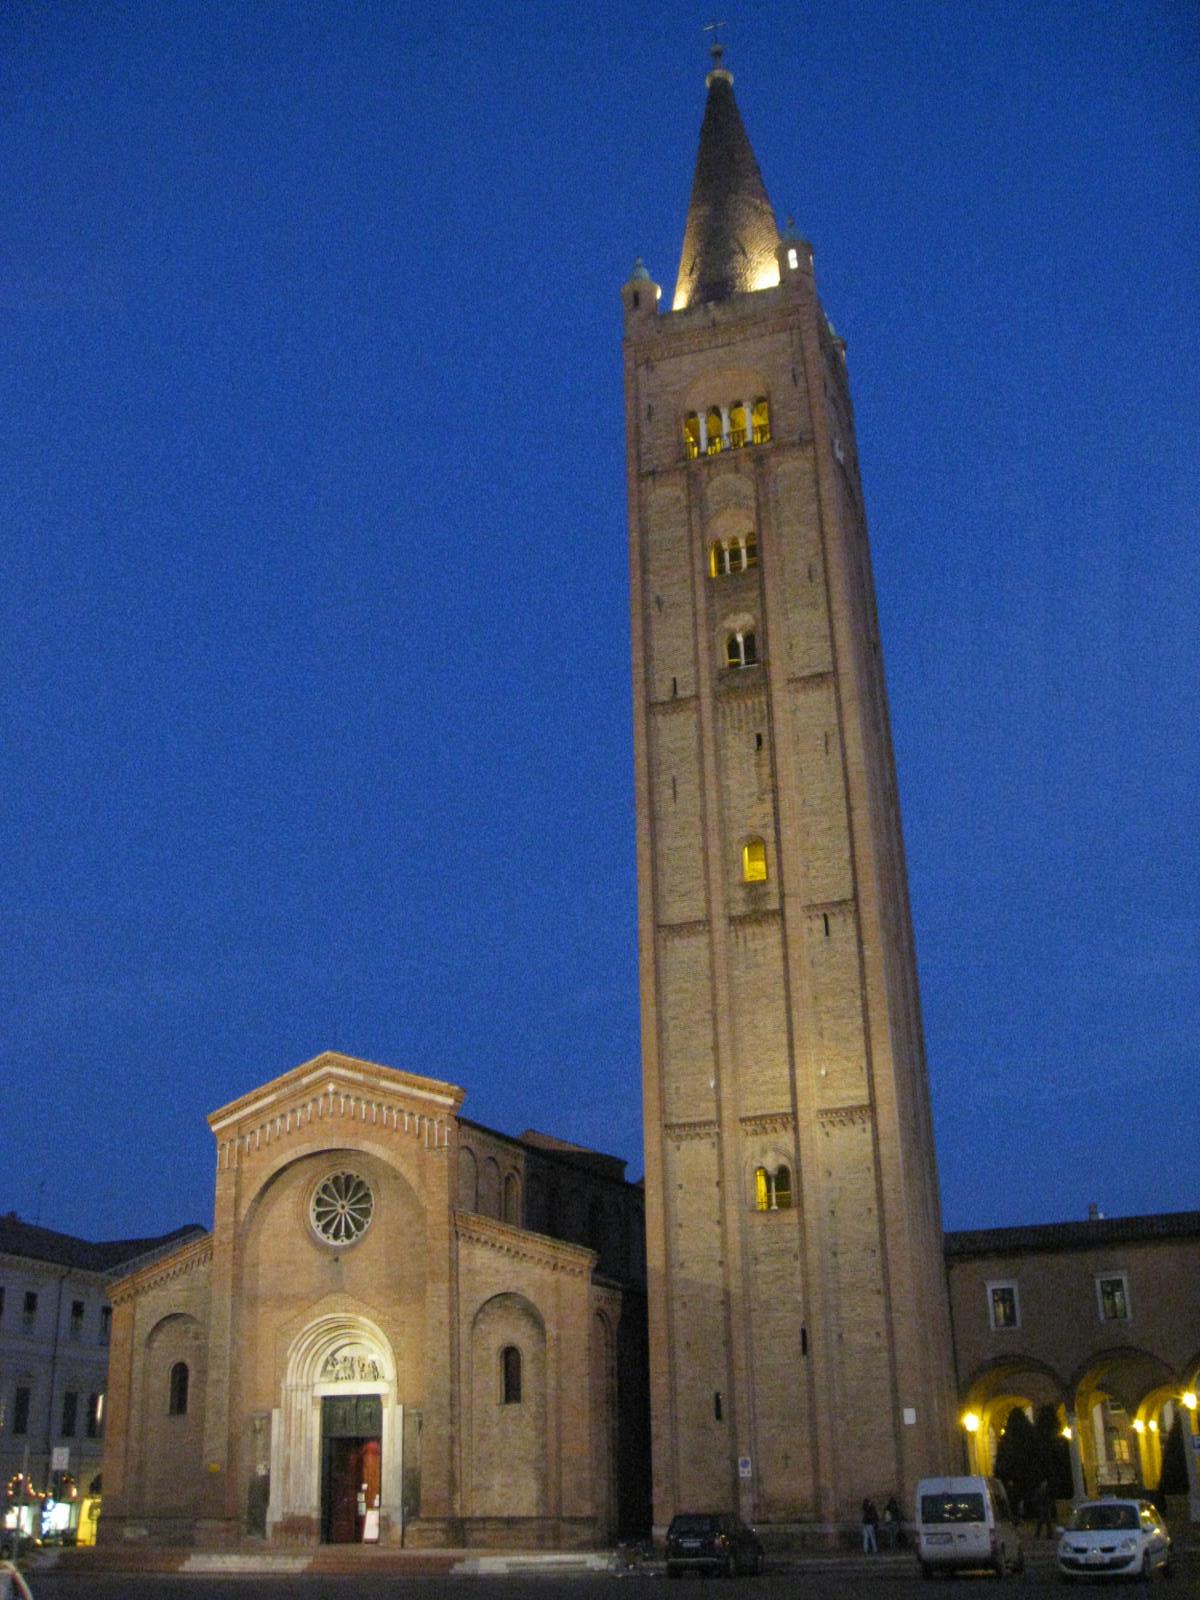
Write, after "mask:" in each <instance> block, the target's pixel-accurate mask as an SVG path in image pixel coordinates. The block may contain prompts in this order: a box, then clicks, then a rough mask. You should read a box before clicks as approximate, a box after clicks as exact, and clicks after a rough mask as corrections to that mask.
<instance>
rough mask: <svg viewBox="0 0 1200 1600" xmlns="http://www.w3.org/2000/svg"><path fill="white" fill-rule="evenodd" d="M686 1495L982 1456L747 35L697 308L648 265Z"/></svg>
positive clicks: (691, 281)
mask: <svg viewBox="0 0 1200 1600" xmlns="http://www.w3.org/2000/svg"><path fill="white" fill-rule="evenodd" d="M622 298H623V302H624V309H625V345H624V350H625V380H626V429H627V450H628V493H629V530H630V535H629V548H630V570H631V591H632V595H631V603H632V624H633V683H634V731H635V742H636V805H637V829H638V833H637V847H638V882H639V939H640V963H641V987H642V1035H643V1044H642V1049H643V1083H644V1102H645V1128H646V1202H647V1236H648V1246H647V1255H648V1270H649V1292H650V1338H651V1357H650V1359H651V1374H652V1434H653V1455H654V1521H655V1525H656V1526H657V1527H659V1528H661V1527H663V1526H664V1525H665V1524H666V1522H667V1521H669V1519H670V1517H671V1516H672V1514H673V1513H674V1512H675V1511H677V1510H680V1509H705V1508H713V1507H717V1508H726V1509H731V1510H738V1511H740V1512H741V1514H742V1515H743V1516H746V1517H747V1518H753V1519H755V1520H757V1521H775V1522H800V1523H808V1524H816V1525H819V1526H823V1527H825V1528H826V1529H828V1528H831V1527H832V1526H833V1525H834V1524H835V1523H838V1522H845V1521H847V1520H849V1519H851V1518H852V1517H854V1518H856V1517H857V1511H858V1506H859V1503H860V1502H861V1500H862V1498H863V1496H864V1495H867V1494H871V1495H876V1496H878V1495H881V1494H887V1493H890V1492H893V1491H894V1492H896V1493H897V1494H902V1495H907V1494H908V1493H909V1492H910V1491H911V1489H912V1486H913V1484H914V1482H915V1480H916V1478H917V1477H918V1476H919V1475H921V1474H922V1473H925V1472H933V1471H941V1470H947V1469H948V1467H949V1464H950V1463H951V1461H957V1460H958V1454H957V1451H953V1447H952V1444H951V1438H952V1430H953V1425H954V1424H953V1409H954V1394H953V1374H952V1358H951V1341H950V1328H949V1316H948V1309H947V1297H946V1284H945V1273H944V1268H943V1263H942V1228H941V1217H940V1208H939V1200H938V1189H937V1176H936V1170H935V1159H934V1143H933V1132H932V1126H931V1119H930V1108H929V1095H928V1087H927V1082H926V1072H925V1061H924V1048H923V1042H922V1029H921V1017H920V1006H919V999H918V992H917V976H916V962H915V956H914V947H913V936H912V927H911V919H910V913H909V904H908V890H907V883H906V876H905V866H904V853H903V844H902V838H901V830H900V817H899V810H898V801H897V790H896V780H895V771H894V764H893V756H892V745H891V736H890V731H889V726H888V713H887V700H886V692H885V685H884V673H883V661H882V656H881V651H880V639H879V625H878V619H877V616H876V609H875V597H874V585H873V580H872V575H871V562H870V554H869V550H868V544H867V531H866V519H865V514H864V509H863V495H862V488H861V484H860V480H859V472H858V462H857V453H856V449H855V436H854V417H853V410H852V407H851V402H850V392H849V384H848V378H847V371H846V355H845V348H844V346H843V344H842V343H841V341H840V340H839V339H838V338H837V337H836V335H835V334H834V332H833V329H832V327H831V326H830V324H829V322H828V320H827V319H826V317H825V315H824V312H823V311H822V308H821V304H820V301H819V299H818V296H817V291H816V286H815V281H814V277H813V266H812V253H811V250H810V248H809V246H808V245H807V244H806V243H805V242H804V241H803V240H802V239H800V238H799V237H798V236H796V235H794V234H793V233H792V232H791V230H789V231H788V233H787V234H785V236H784V237H782V238H781V237H780V235H779V233H778V231H777V229H776V226H775V222H774V216H773V213H772V212H771V210H770V204H769V201H768V200H767V196H766V192H765V189H764V188H763V184H762V179H761V177H760V175H759V171H758V166H757V163H756V161H755V159H754V155H753V152H752V150H751V148H750V145H749V141H748V140H747V137H746V134H745V131H744V128H743V126H742V122H741V119H740V116H739V113H738V110H737V106H736V103H735V101H734V96H733V88H732V78H731V76H730V74H729V73H728V72H726V71H725V70H724V69H723V68H722V66H721V64H720V57H719V53H718V54H717V59H716V66H715V69H714V70H713V71H712V72H711V73H710V74H709V78H708V99H707V105H706V111H705V118H704V124H703V128H702V130H701V138H700V152H699V157H698V160H697V166H696V177H695V184H694V188H693V193H692V200H691V206H690V210H689V217H688V223H687V229H686V234H685V242H684V252H683V259H682V260H681V263H680V270H679V277H678V283H677V286H676V291H675V295H674V299H673V309H672V310H670V311H669V312H664V311H662V310H661V309H660V303H659V302H660V291H659V289H658V286H657V285H656V284H654V283H653V281H652V280H651V279H650V277H649V274H648V273H647V272H646V270H645V269H644V268H643V267H642V266H641V265H640V263H639V265H638V267H637V268H635V271H634V274H633V276H632V277H631V278H630V280H629V282H628V283H627V284H626V285H625V286H624V289H623V291H622Z"/></svg>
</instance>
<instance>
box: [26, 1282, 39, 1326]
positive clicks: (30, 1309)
mask: <svg viewBox="0 0 1200 1600" xmlns="http://www.w3.org/2000/svg"><path fill="white" fill-rule="evenodd" d="M37 1300H38V1297H37V1290H36V1289H26V1291H25V1315H24V1323H25V1327H26V1328H27V1329H28V1328H32V1327H33V1325H34V1324H35V1323H36V1322H37Z"/></svg>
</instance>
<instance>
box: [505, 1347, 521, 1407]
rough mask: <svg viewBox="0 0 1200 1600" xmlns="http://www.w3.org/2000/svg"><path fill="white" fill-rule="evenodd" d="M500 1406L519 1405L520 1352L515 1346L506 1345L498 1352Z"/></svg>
mask: <svg viewBox="0 0 1200 1600" xmlns="http://www.w3.org/2000/svg"><path fill="white" fill-rule="evenodd" d="M500 1404H501V1405H502V1406H519V1405H520V1404H521V1352H520V1351H519V1350H518V1349H517V1347H516V1345H515V1344H506V1345H505V1347H504V1349H503V1350H501V1352H500Z"/></svg>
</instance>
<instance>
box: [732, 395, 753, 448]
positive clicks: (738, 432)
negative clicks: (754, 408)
mask: <svg viewBox="0 0 1200 1600" xmlns="http://www.w3.org/2000/svg"><path fill="white" fill-rule="evenodd" d="M749 420H750V419H749V418H748V417H747V415H746V406H745V402H744V401H742V400H735V401H734V402H733V404H732V405H731V406H730V408H729V448H730V449H731V450H740V449H741V447H742V445H744V444H749V443H750V430H749V428H748V427H747V423H748V422H749Z"/></svg>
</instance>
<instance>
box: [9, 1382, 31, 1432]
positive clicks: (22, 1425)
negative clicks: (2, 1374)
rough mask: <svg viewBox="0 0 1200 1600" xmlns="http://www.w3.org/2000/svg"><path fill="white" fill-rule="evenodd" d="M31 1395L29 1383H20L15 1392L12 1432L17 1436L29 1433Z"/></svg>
mask: <svg viewBox="0 0 1200 1600" xmlns="http://www.w3.org/2000/svg"><path fill="white" fill-rule="evenodd" d="M29 1395H30V1389H29V1385H28V1384H27V1383H19V1384H18V1385H17V1387H16V1389H15V1390H14V1391H13V1419H12V1431H13V1432H14V1433H15V1434H23V1433H28V1432H29Z"/></svg>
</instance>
